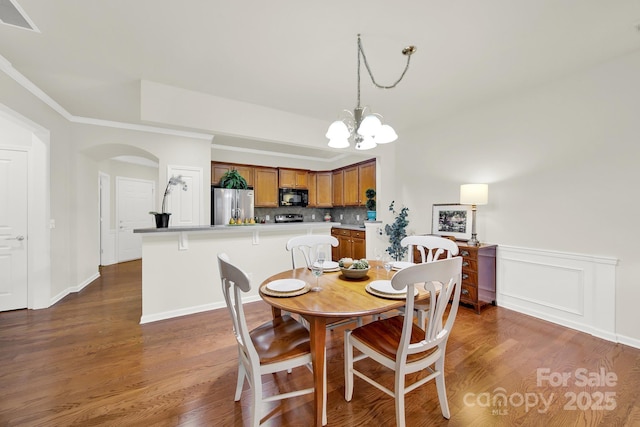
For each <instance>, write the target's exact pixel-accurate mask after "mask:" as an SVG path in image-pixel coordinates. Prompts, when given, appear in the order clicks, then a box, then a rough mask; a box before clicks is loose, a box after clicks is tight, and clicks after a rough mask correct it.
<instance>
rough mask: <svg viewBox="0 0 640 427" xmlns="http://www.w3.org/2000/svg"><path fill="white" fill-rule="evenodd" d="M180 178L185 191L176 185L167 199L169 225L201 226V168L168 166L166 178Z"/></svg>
mask: <svg viewBox="0 0 640 427" xmlns="http://www.w3.org/2000/svg"><path fill="white" fill-rule="evenodd" d="M178 175H181V176H182V180H183V181H184V182H186V183H187V188H186V190H183V188H182V186H180V185H177V186H175V187H173V188H172V190H171V193H170V194H169V196H168V197H167V206H166V211H167V212H171V217H170V218H169V219H170V222H169V225H171V226H173V227H175V226H180V225H202V224H207V223H208V222H209V221H204V222H203V221H202V218H204V212H203V203H202V194H203V192H202V168H198V167H190V166H168V168H167V176H169V177H171V176H178Z"/></svg>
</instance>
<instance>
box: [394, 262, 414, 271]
mask: <svg viewBox="0 0 640 427" xmlns="http://www.w3.org/2000/svg"><path fill="white" fill-rule="evenodd" d="M412 265H415V264H414V263H412V262H408V261H395V262H394V263H393V264H392V266H391V268H392V269H393V270H402V269H403V268H407V267H411V266H412Z"/></svg>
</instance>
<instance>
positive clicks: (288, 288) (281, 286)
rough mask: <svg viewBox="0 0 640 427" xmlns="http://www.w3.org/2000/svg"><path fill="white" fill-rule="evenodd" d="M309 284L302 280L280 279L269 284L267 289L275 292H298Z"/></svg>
mask: <svg viewBox="0 0 640 427" xmlns="http://www.w3.org/2000/svg"><path fill="white" fill-rule="evenodd" d="M306 285H307V284H306V283H305V282H304V281H302V280H300V279H278V280H274V281H273V282H269V283H267V286H266V288H267V289H268V290H270V291H273V292H296V291H299V290H301V289H302V288H304V287H305V286H306Z"/></svg>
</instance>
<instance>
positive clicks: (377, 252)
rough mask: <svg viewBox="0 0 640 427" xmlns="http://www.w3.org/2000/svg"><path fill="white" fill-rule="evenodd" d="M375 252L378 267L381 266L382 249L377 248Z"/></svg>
mask: <svg viewBox="0 0 640 427" xmlns="http://www.w3.org/2000/svg"><path fill="white" fill-rule="evenodd" d="M375 254H376V261H378V262H377V263H376V268H380V260H381V259H382V250H380V248H376V249H375Z"/></svg>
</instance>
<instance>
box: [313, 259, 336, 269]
mask: <svg viewBox="0 0 640 427" xmlns="http://www.w3.org/2000/svg"><path fill="white" fill-rule="evenodd" d="M316 264H318V261H316V262H314V263H313V265H316ZM322 270H323V271H339V270H340V265H339V264H338V263H337V262H335V261H325V262H323V263H322Z"/></svg>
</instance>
